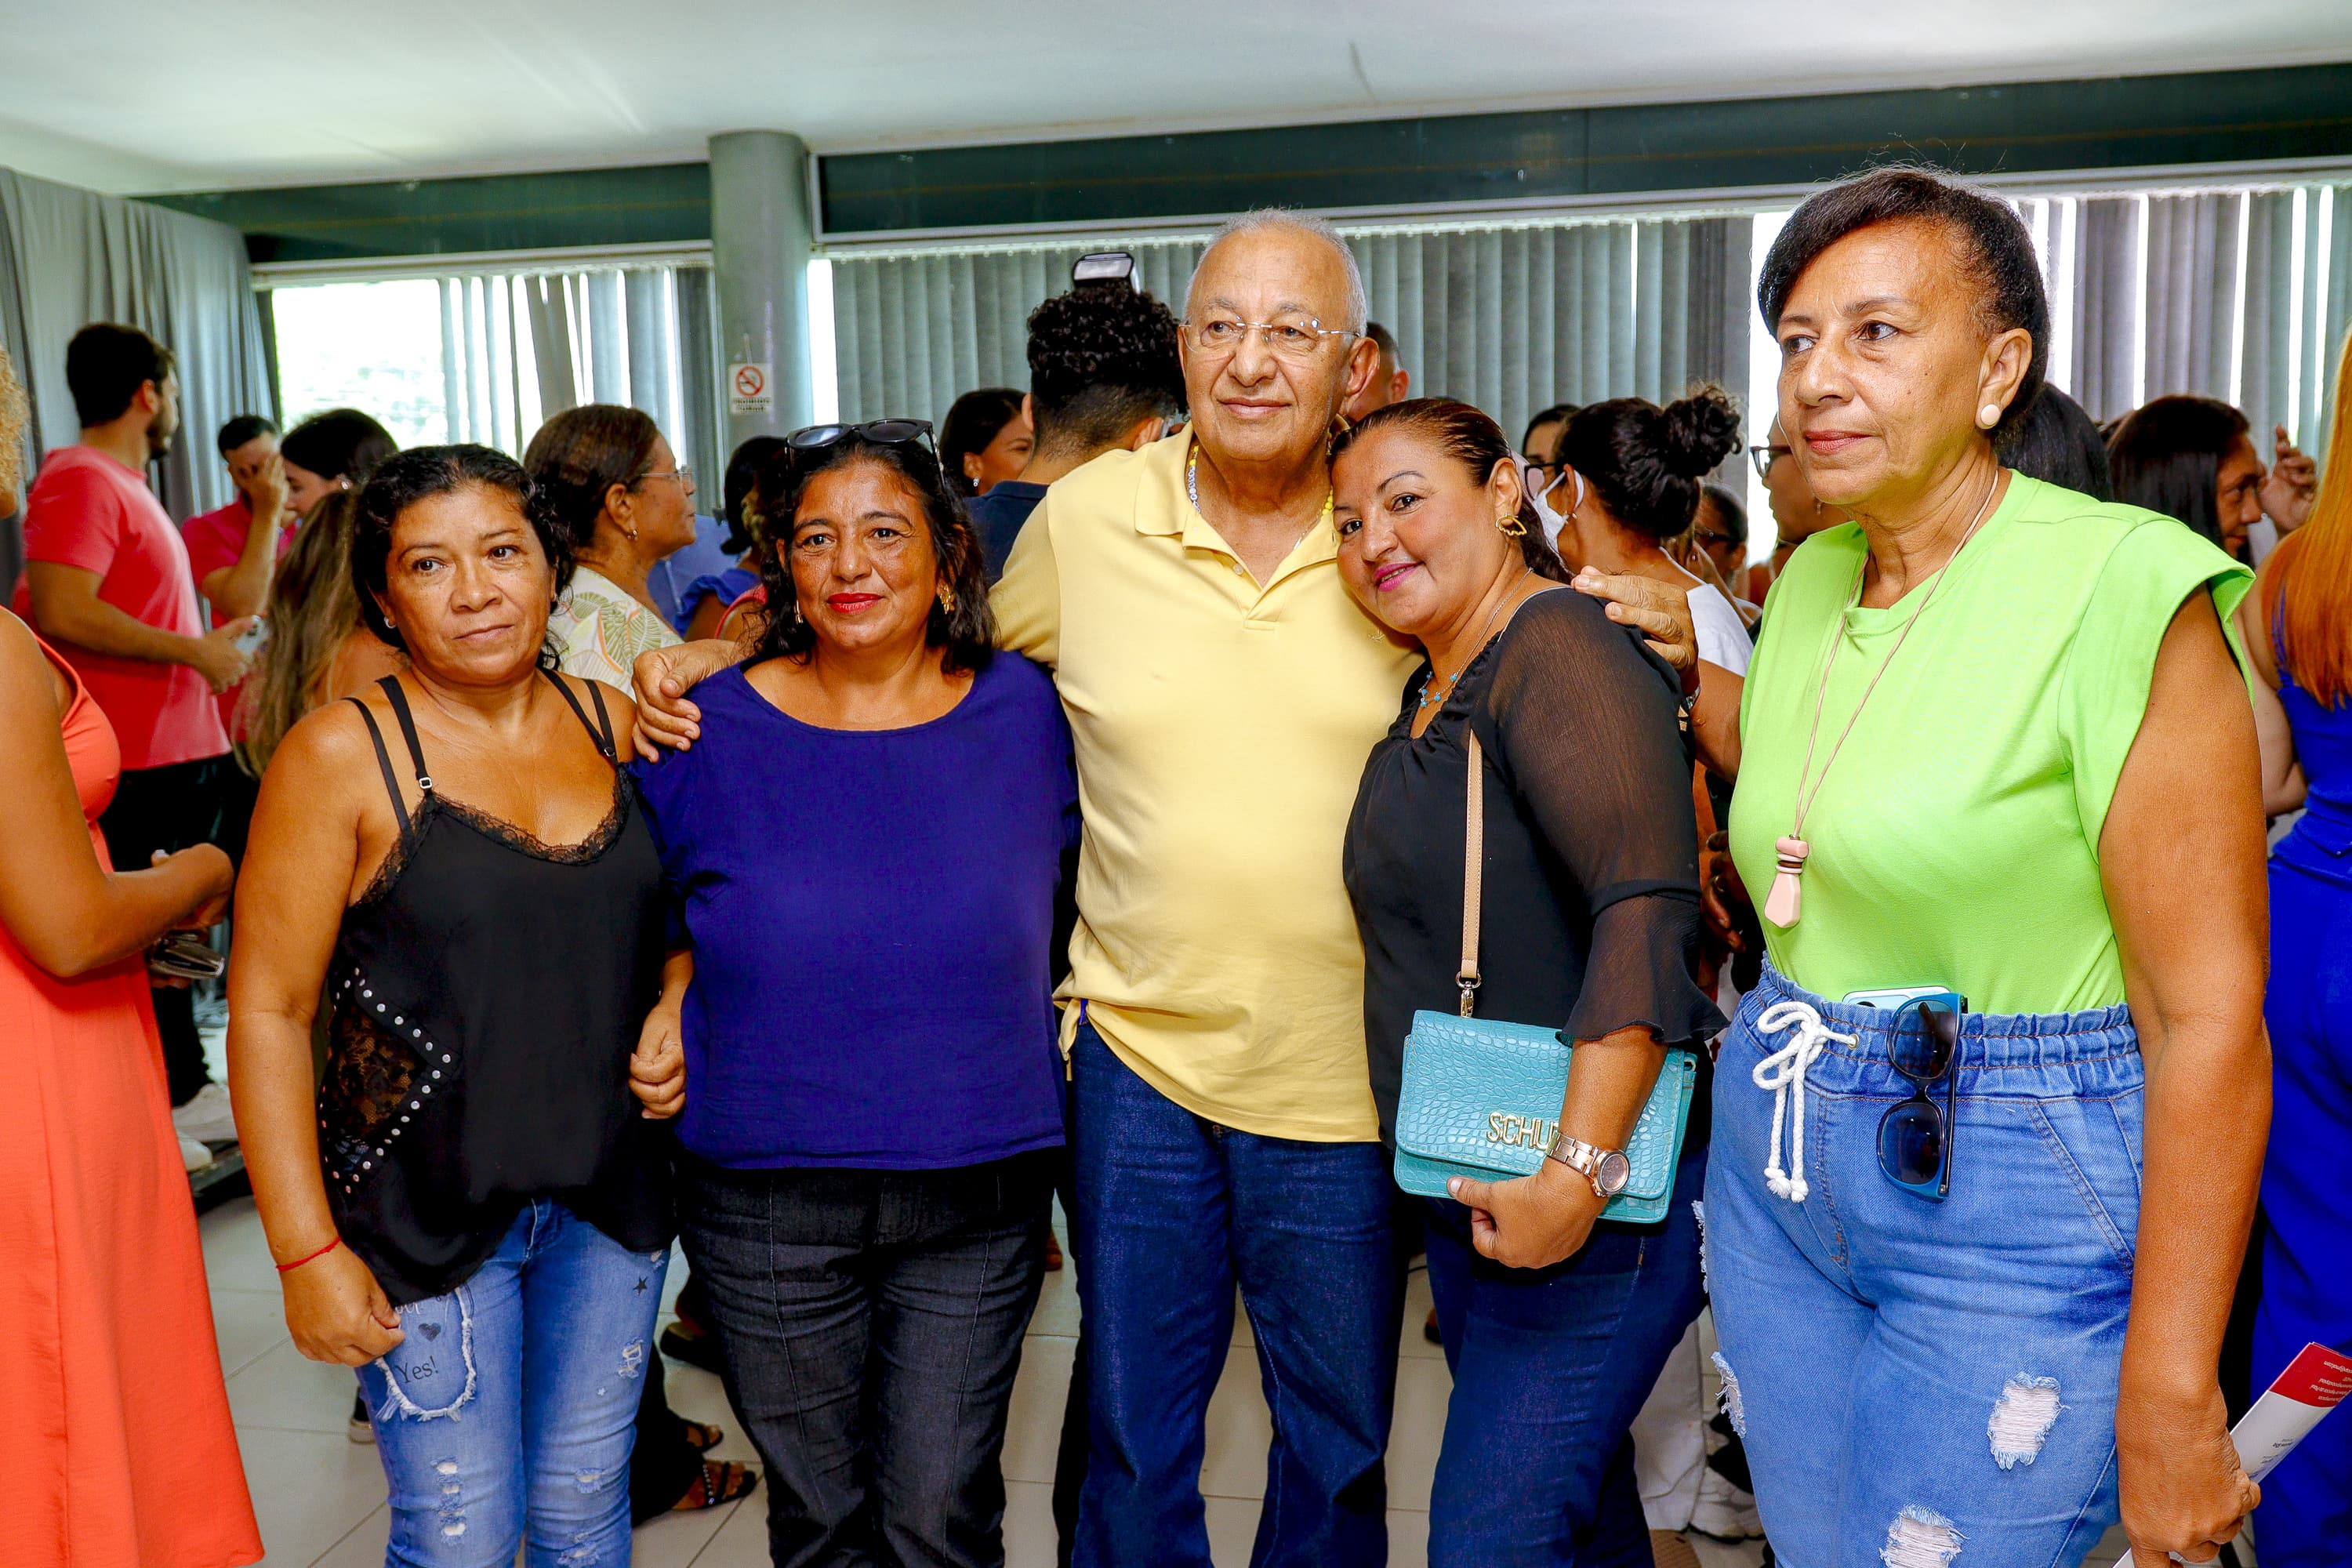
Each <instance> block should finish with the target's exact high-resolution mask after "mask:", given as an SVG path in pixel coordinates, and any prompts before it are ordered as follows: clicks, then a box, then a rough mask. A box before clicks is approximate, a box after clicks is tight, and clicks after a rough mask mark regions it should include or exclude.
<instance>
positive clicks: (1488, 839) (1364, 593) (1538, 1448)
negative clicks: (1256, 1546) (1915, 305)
mask: <svg viewBox="0 0 2352 1568" xmlns="http://www.w3.org/2000/svg"><path fill="white" fill-rule="evenodd" d="M1641 407H1642V408H1643V409H1646V410H1647V415H1646V421H1645V420H1644V419H1643V417H1642V416H1639V415H1638V414H1637V413H1635V412H1634V411H1633V410H1618V411H1616V414H1615V415H1612V411H1611V405H1605V404H1604V405H1595V406H1594V407H1591V408H1587V409H1585V410H1584V411H1583V412H1582V413H1580V414H1579V415H1578V416H1576V419H1577V420H1589V421H1594V422H1596V424H1595V426H1594V428H1599V427H1601V426H1606V427H1608V428H1609V429H1610V430H1612V431H1613V432H1615V437H1616V442H1617V444H1621V445H1622V444H1623V443H1630V442H1633V441H1636V440H1638V439H1640V438H1641V437H1640V436H1639V435H1637V434H1635V432H1634V430H1633V426H1636V425H1643V424H1645V425H1646V426H1647V433H1648V434H1649V435H1650V436H1651V437H1654V438H1657V439H1660V440H1664V441H1665V442H1667V443H1668V444H1669V446H1670V447H1675V443H1677V442H1681V443H1683V445H1682V446H1681V447H1675V456H1674V457H1673V458H1670V459H1669V460H1668V464H1667V466H1668V468H1679V467H1684V466H1687V465H1688V464H1693V463H1696V464H1697V467H1696V468H1691V472H1694V473H1696V472H1699V471H1703V470H1704V468H1706V467H1709V466H1712V464H1713V463H1714V462H1716V461H1719V460H1720V459H1721V458H1722V456H1723V455H1724V453H1726V452H1728V451H1729V450H1730V449H1731V446H1732V443H1733V442H1734V441H1735V440H1736V439H1737V438H1738V436H1737V428H1736V425H1734V426H1732V427H1730V428H1728V429H1726V428H1723V427H1722V426H1721V422H1720V420H1719V419H1718V418H1717V405H1708V406H1707V407H1706V408H1705V409H1694V408H1691V407H1687V406H1685V405H1676V409H1677V410H1679V416H1677V415H1676V413H1675V411H1668V412H1667V413H1665V414H1662V413H1661V412H1660V411H1659V410H1658V409H1656V408H1654V407H1653V406H1651V405H1641ZM1722 412H1723V413H1726V414H1727V410H1726V411H1722ZM1617 415H1622V416H1623V418H1622V421H1620V420H1619V419H1618V417H1617ZM1660 426H1664V428H1663V429H1661V428H1660ZM1575 431H1576V422H1575V421H1571V422H1570V437H1571V443H1570V446H1569V447H1567V448H1566V449H1565V450H1564V454H1563V455H1564V458H1565V459H1566V460H1567V461H1568V462H1569V463H1570V464H1571V465H1573V464H1574V463H1575V462H1577V461H1578V454H1579V452H1580V450H1582V451H1583V460H1584V461H1585V462H1586V463H1587V464H1589V465H1591V466H1592V467H1594V468H1596V469H1597V468H1601V462H1600V460H1599V457H1598V451H1599V448H1600V447H1603V446H1607V445H1610V444H1611V443H1608V442H1603V441H1601V439H1600V438H1599V437H1591V443H1590V444H1589V446H1588V447H1586V448H1580V447H1578V446H1577V445H1575V444H1574V442H1573V437H1574V435H1575ZM1702 447H1704V448H1711V449H1712V453H1713V455H1712V456H1711V457H1707V458H1705V460H1704V461H1701V460H1700V458H1699V457H1698V448H1702ZM1650 468H1651V472H1652V474H1653V476H1654V479H1655V478H1656V474H1657V468H1658V465H1657V464H1656V463H1655V462H1653V463H1652V464H1651V465H1650ZM1607 471H1609V472H1610V473H1611V475H1612V479H1614V478H1616V477H1617V470H1616V469H1615V468H1613V467H1612V468H1609V469H1608V470H1607ZM1332 479H1333V489H1334V510H1333V514H1332V515H1333V520H1334V522H1335V524H1336V527H1337V529H1338V531H1339V570H1340V574H1341V577H1342V580H1343V581H1344V582H1345V583H1346V584H1347V585H1348V590H1349V594H1350V595H1353V596H1354V597H1355V598H1356V600H1357V601H1358V602H1359V603H1360V604H1361V605H1364V607H1365V609H1366V611H1367V613H1368V614H1370V615H1371V616H1375V617H1376V618H1377V619H1378V620H1379V621H1380V622H1381V624H1382V625H1384V626H1388V627H1389V628H1391V630H1392V631H1395V632H1398V633H1401V634H1403V635H1406V636H1409V637H1412V638H1413V639H1414V641H1415V643H1416V644H1417V646H1419V647H1421V648H1423V650H1424V651H1425V654H1426V662H1425V663H1424V664H1423V666H1422V668H1421V672H1420V674H1419V676H1418V678H1417V679H1414V680H1413V681H1412V682H1410V683H1409V684H1408V685H1407V686H1406V688H1405V691H1404V696H1403V706H1402V711H1401V712H1400V713H1399V714H1398V716H1397V717H1396V720H1395V721H1394V723H1393V724H1392V725H1391V728H1390V730H1389V732H1388V734H1387V735H1386V736H1385V737H1384V738H1383V739H1382V740H1381V742H1379V743H1378V744H1377V745H1376V746H1375V747H1374V748H1373V750H1372V753H1371V756H1370V760H1369V761H1368V762H1367V763H1366V764H1365V766H1364V770H1363V775H1362V779H1361V781H1360V784H1359V785H1358V789H1357V795H1356V804H1355V807H1354V811H1353V813H1352V814H1351V816H1350V817H1349V825H1348V832H1347V839H1346V848H1345V851H1344V858H1343V864H1344V867H1345V875H1346V879H1347V886H1348V891H1349V900H1350V901H1351V903H1352V905H1353V908H1354V910H1355V915H1356V921H1357V925H1358V929H1359V930H1360V932H1361V935H1362V940H1363V944H1364V959H1365V990H1364V1025H1365V1037H1366V1041H1367V1046H1368V1048H1369V1050H1370V1061H1371V1080H1372V1088H1373V1094H1374V1097H1375V1098H1376V1100H1378V1102H1379V1105H1380V1109H1381V1126H1382V1131H1383V1135H1384V1136H1387V1137H1389V1138H1391V1140H1393V1138H1394V1135H1395V1123H1396V1118H1397V1114H1398V1101H1399V1088H1400V1082H1401V1079H1402V1071H1403V1068H1402V1060H1403V1047H1404V1037H1405V1034H1406V1032H1407V1030H1408V1028H1409V1027H1410V1026H1412V1016H1413V1013H1414V1012H1415V1010H1416V1009H1423V1008H1427V1009H1433V1010H1442V1011H1444V1012H1449V1013H1450V1012H1452V1011H1453V1010H1454V1009H1453V1003H1454V994H1455V991H1456V989H1457V979H1458V974H1457V972H1458V971H1459V969H1460V968H1461V965H1462V964H1463V963H1464V962H1465V960H1464V956H1463V955H1464V951H1465V950H1464V948H1463V946H1462V937H1461V932H1462V930H1463V926H1464V917H1465V910H1464V903H1463V897H1464V895H1463V880H1464V872H1463V859H1462V853H1463V852H1462V845H1463V837H1462V835H1463V832H1464V820H1463V810H1464V807H1463V801H1464V796H1465V784H1467V783H1468V782H1469V780H1470V777H1471V774H1470V773H1469V771H1468V770H1469V769H1470V768H1472V767H1473V766H1476V767H1478V768H1479V769H1480V777H1481V779H1482V780H1483V782H1482V783H1481V784H1480V785H1479V787H1478V790H1477V794H1478V795H1480V797H1481V799H1482V801H1483V803H1484V804H1482V805H1480V806H1479V807H1478V810H1479V811H1480V812H1481V813H1482V816H1483V818H1484V825H1485V836H1484V844H1483V853H1482V855H1481V857H1480V862H1479V864H1480V867H1481V879H1482V886H1481V889H1480V900H1479V901H1480V905H1481V907H1482V909H1483V911H1484V917H1483V921H1482V923H1481V926H1480V928H1479V929H1480V930H1481V931H1482V933H1483V934H1482V936H1481V939H1480V946H1479V948H1478V952H1477V963H1478V971H1479V975H1480V979H1479V984H1478V989H1477V994H1476V998H1475V1001H1476V1006H1477V1011H1478V1015H1479V1016H1482V1017H1488V1018H1496V1019H1509V1020H1512V1021H1515V1022H1525V1023H1541V1024H1543V1025H1545V1026H1558V1027H1559V1029H1560V1031H1561V1033H1562V1035H1563V1036H1564V1037H1569V1038H1571V1039H1573V1040H1575V1041H1576V1042H1577V1048H1576V1052H1575V1057H1574V1062H1573V1066H1572V1067H1571V1068H1570V1076H1569V1083H1568V1089H1567V1094H1566V1097H1565V1100H1563V1102H1562V1103H1561V1105H1560V1106H1559V1115H1558V1121H1557V1125H1558V1128H1559V1133H1560V1137H1561V1140H1562V1141H1561V1142H1555V1144H1554V1149H1555V1151H1556V1152H1554V1153H1553V1155H1552V1157H1551V1158H1550V1159H1549V1160H1547V1161H1545V1162H1544V1163H1543V1165H1542V1167H1541V1170H1540V1173H1539V1174H1537V1175H1534V1176H1529V1177H1522V1178H1519V1179H1517V1180H1514V1181H1507V1182H1494V1183H1486V1182H1479V1181H1472V1180H1468V1179H1457V1180H1456V1181H1455V1182H1454V1184H1453V1193H1452V1195H1451V1196H1450V1197H1446V1198H1432V1199H1427V1200H1423V1204H1424V1205H1425V1207H1426V1209H1427V1214H1426V1215H1425V1218H1426V1224H1427V1235H1428V1247H1429V1282H1430V1291H1431V1294H1432V1295H1433V1296H1434V1297H1435V1299H1436V1302H1437V1311H1438V1319H1439V1324H1440V1327H1441V1329H1442V1331H1443V1333H1444V1344H1445V1351H1446V1360H1447V1362H1448V1363H1449V1364H1450V1365H1451V1366H1452V1368H1453V1372H1454V1394H1453V1402H1452V1405H1451V1406H1450V1407H1449V1410H1448V1413H1447V1416H1446V1422H1445V1441H1444V1448H1443V1449H1442V1451H1441V1452H1440V1455H1439V1458H1438V1463H1437V1475H1436V1479H1435V1483H1434V1486H1433V1490H1432V1493H1431V1498H1430V1534H1429V1557H1430V1561H1431V1563H1445V1564H1455V1563H1460V1564H1470V1563H1479V1564H1488V1563H1528V1564H1536V1563H1559V1562H1569V1561H1579V1562H1581V1561H1617V1560H1632V1559H1633V1558H1637V1557H1638V1558H1642V1559H1644V1560H1645V1559H1646V1556H1647V1553H1648V1551H1649V1538H1648V1533H1647V1527H1646V1524H1645V1521H1644V1518H1643V1507H1642V1499H1641V1495H1640V1493H1639V1491H1638V1490H1637V1489H1636V1487H1635V1483H1634V1476H1633V1452H1632V1447H1631V1445H1630V1443H1629V1442H1628V1440H1627V1437H1626V1433H1627V1428H1628V1426H1629V1425H1630V1424H1631V1422H1632V1421H1633V1415H1634V1413H1635V1412H1636V1411H1637V1410H1639V1409H1640V1408H1641V1407H1642V1404H1643V1399H1644V1397H1645V1396H1646V1395H1647V1394H1648V1393H1649V1391H1650V1388H1651V1386H1652V1384H1654V1382H1655V1381H1656V1378H1657V1375H1658V1372H1659V1369H1660V1367H1661V1366H1662V1365H1663V1364H1664V1361H1665V1358H1666V1355H1667V1353H1668V1352H1669V1351H1670V1350H1671V1349H1672V1348H1673V1347H1674V1345H1675V1342H1677V1341H1678V1340H1679V1339H1680V1338H1681V1337H1682V1334H1683V1331H1684V1329H1685V1326H1686V1325H1687V1324H1688V1323H1689V1322H1690V1321H1692V1319H1693V1318H1694V1317H1695V1316H1696V1314H1697V1311H1698V1306H1699V1272H1698V1228H1697V1223H1696V1215H1695V1214H1694V1212H1693V1203H1694V1200H1696V1197H1697V1196H1698V1191H1699V1185H1700V1182H1701V1179H1702V1174H1703V1173H1704V1171H1705V1169H1706V1142H1707V1139H1706V1126H1705V1115H1704V1112H1703V1111H1701V1110H1696V1107H1695V1110H1694V1118H1693V1120H1694V1123H1695V1125H1693V1126H1692V1127H1691V1128H1690V1129H1689V1131H1688V1132H1687V1135H1686V1137H1685V1142H1684V1145H1683V1151H1682V1154H1681V1163H1680V1167H1679V1170H1678V1171H1677V1173H1676V1174H1675V1186H1674V1195H1673V1199H1672V1201H1671V1202H1670V1204H1669V1205H1668V1207H1667V1210H1666V1215H1665V1218H1664V1221H1663V1222H1662V1223H1659V1224H1654V1225H1624V1224H1619V1223H1615V1222H1611V1221H1600V1220H1599V1215H1600V1214H1601V1207H1602V1205H1603V1204H1604V1203H1605V1202H1606V1199H1605V1197H1604V1195H1603V1193H1602V1190H1601V1187H1602V1184H1601V1181H1600V1180H1599V1179H1598V1178H1597V1177H1595V1176H1593V1175H1591V1174H1589V1173H1581V1167H1579V1166H1578V1165H1576V1164H1575V1163H1574V1161H1575V1159H1576V1157H1577V1155H1576V1152H1575V1151H1576V1149H1577V1148H1579V1147H1582V1148H1586V1149H1589V1150H1591V1151H1601V1152H1605V1151H1622V1150H1623V1149H1624V1148H1625V1147H1626V1146H1627V1143H1628V1141H1629V1139H1630V1137H1631V1134H1632V1131H1633V1122H1634V1119H1635V1117H1636V1116H1638V1115H1639V1113H1640V1111H1641V1110H1642V1107H1643V1103H1644V1102H1645V1101H1646V1100H1647V1099H1648V1097H1649V1093H1650V1089H1651V1087H1652V1085H1653V1083H1654V1081H1655V1079H1656V1078H1657V1076H1658V1073H1659V1070H1660V1068H1661V1065H1662V1063H1663V1062H1664V1059H1665V1058H1664V1047H1667V1046H1684V1045H1688V1044H1690V1043H1692V1042H1693V1041H1696V1040H1701V1039H1704V1038H1706V1037H1710V1036H1712V1035H1713V1034H1714V1033H1715V1032H1716V1031H1717V1030H1718V1029H1720V1028H1721V1027H1722V1023H1723V1020H1722V1017H1721V1016H1720V1015H1719V1014H1717V1012H1716V1010H1715V1009H1714V1007H1713V1006H1712V1005H1709V1004H1708V1002H1707V1000H1706V996H1705V995H1704V994H1702V993H1701V992H1700V991H1699V990H1698V988H1697V987H1696V985H1695V984H1693V983H1692V980H1691V976H1690V969H1689V963H1690V958H1691V956H1692V952H1693V950H1694V945H1695V941H1696V935H1697V931H1698V923H1699V921H1698V886H1697V840H1696V834H1695V831H1694V825H1693V822H1692V817H1691V812H1690V807H1689V805H1688V799H1689V796H1688V788H1689V775H1688V772H1687V764H1686V763H1685V761H1684V754H1683V750H1682V746H1681V743H1680V741H1679V738H1678V735H1677V732H1676V725H1675V709H1676V705H1677V702H1678V700H1679V699H1678V692H1677V689H1676V682H1675V679H1674V678H1673V677H1672V675H1671V674H1670V673H1669V672H1668V671H1667V670H1666V669H1665V668H1664V667H1663V666H1662V665H1661V664H1659V663H1658V661H1656V660H1655V659H1654V658H1649V657H1648V656H1646V655H1645V654H1644V653H1643V651H1642V650H1641V649H1640V647H1638V646H1637V645H1636V643H1635V642H1634V641H1633V638H1631V637H1628V636H1626V635H1625V633H1623V632H1622V631H1621V630H1619V629H1618V628H1616V627H1615V626H1612V625H1610V623H1609V621H1608V619H1607V618H1606V617H1605V616H1602V615H1601V614H1600V613H1599V611H1598V610H1597V609H1596V608H1595V607H1594V606H1593V605H1591V604H1590V603H1588V602H1587V601H1585V600H1583V599H1581V598H1580V597H1578V596H1577V595H1573V594H1567V593H1562V592H1559V585H1560V584H1562V583H1563V582H1564V581H1565V580H1566V578H1567V575H1568V573H1567V571H1566V569H1565V568H1564V567H1563V566H1562V565H1561V563H1560V561H1559V558H1558V557H1557V556H1556V555H1554V554H1553V552H1552V551H1551V549H1550V547H1549V545H1547V544H1546V543H1545V542H1544V540H1543V534H1542V531H1541V529H1540V528H1539V527H1538V526H1537V524H1538V519H1537V517H1536V515H1535V513H1534V511H1533V510H1532V508H1530V507H1529V506H1528V504H1527V503H1526V500H1525V498H1524V495H1523V492H1522V491H1521V489H1520V488H1519V482H1518V470H1517V468H1516V466H1515V465H1514V464H1513V463H1512V461H1511V455H1510V452H1509V449H1508V447H1507V446H1506V445H1505V442H1504V438H1503V434H1502V432H1501V431H1500V430H1499V429H1497V428H1496V426H1495V424H1494V422H1493V421H1492V420H1490V419H1488V418H1487V417H1486V416H1485V415H1483V414H1480V413H1478V412H1477V411H1476V410H1475V409H1473V408H1470V407H1469V406H1467V405H1464V404H1461V403H1456V402H1452V401H1448V400H1444V399H1424V400H1422V401H1418V402H1412V403H1403V404H1399V405H1395V406H1394V407H1392V408H1389V409H1386V410H1383V411H1381V412H1380V413H1377V414H1375V415H1373V416H1371V417H1370V419H1367V420H1366V421H1365V422H1364V423H1363V424H1362V425H1360V426H1357V427H1356V428H1354V429H1352V430H1350V431H1349V432H1348V433H1347V434H1346V435H1344V436H1342V437H1340V438H1339V440H1338V441H1337V442H1336V443H1334V447H1333V458H1332ZM1656 482H1658V483H1659V484H1661V485H1662V486H1664V487H1667V488H1673V489H1678V491H1679V498H1678V500H1672V499H1670V500H1666V501H1665V502H1664V503H1659V502H1657V501H1655V500H1654V499H1653V498H1647V497H1644V498H1642V500H1641V502H1640V504H1636V502H1635V500H1634V499H1633V497H1632V496H1631V495H1630V494H1627V493H1621V494H1620V496H1619V504H1620V505H1621V506H1622V507H1624V508H1625V510H1627V511H1629V512H1631V513H1633V515H1635V516H1638V517H1642V518H1643V519H1645V520H1647V519H1652V518H1653V517H1654V514H1656V513H1658V512H1660V511H1661V510H1677V509H1678V510H1680V511H1682V512H1684V513H1687V511H1688V510H1689V509H1690V507H1691V505H1692V504H1693V495H1694V493H1695V491H1696V483H1695V481H1694V480H1693V479H1690V478H1688V477H1676V478H1672V479H1656ZM1574 510H1578V511H1580V510H1582V509H1574ZM1572 521H1573V517H1572ZM1684 521H1687V518H1686V517H1685V519H1684ZM1706 591H1707V592H1708V593H1710V594H1711V593H1713V592H1714V590H1713V589H1711V588H1710V589H1708V590H1706ZM1482 758H1483V761H1481V760H1480V759H1482ZM1704 1099H1705V1094H1704V1090H1703V1089H1702V1090H1701V1091H1700V1093H1699V1096H1698V1100H1699V1102H1700V1103H1703V1101H1704ZM1596 1222H1598V1223H1596ZM1081 1277H1082V1278H1083V1275H1082V1276H1081Z"/></svg>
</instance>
